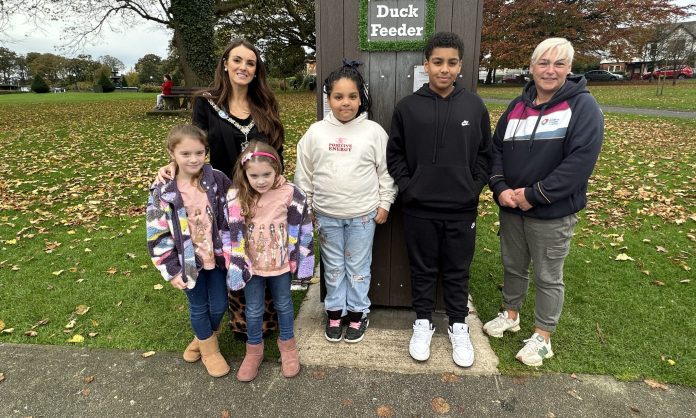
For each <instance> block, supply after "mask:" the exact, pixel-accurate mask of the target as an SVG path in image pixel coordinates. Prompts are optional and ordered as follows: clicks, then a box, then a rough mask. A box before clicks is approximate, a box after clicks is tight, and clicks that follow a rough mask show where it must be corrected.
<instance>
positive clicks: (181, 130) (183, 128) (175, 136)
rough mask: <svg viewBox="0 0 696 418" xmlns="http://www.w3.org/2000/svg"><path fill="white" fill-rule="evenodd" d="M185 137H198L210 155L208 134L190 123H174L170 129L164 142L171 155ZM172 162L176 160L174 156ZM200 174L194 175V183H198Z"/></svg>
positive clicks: (177, 169) (177, 170)
mask: <svg viewBox="0 0 696 418" xmlns="http://www.w3.org/2000/svg"><path fill="white" fill-rule="evenodd" d="M185 138H191V139H197V140H198V141H200V143H201V144H203V146H204V147H205V153H206V155H208V135H206V133H205V131H203V130H202V129H201V128H199V127H198V126H195V125H189V124H180V125H174V126H173V127H172V129H170V130H169V133H168V134H167V139H166V140H165V142H164V144H165V147H166V148H167V151H169V154H170V155H171V154H173V153H174V148H176V146H177V145H179V143H181V141H183V140H184V139H185ZM172 162H174V159H173V158H172ZM201 172H202V171H201ZM178 173H179V167H178V166H177V167H176V173H175V175H176V174H178ZM200 176H201V173H198V174H197V175H196V176H194V177H193V180H194V183H198V182H197V181H196V180H198V178H199V177H200Z"/></svg>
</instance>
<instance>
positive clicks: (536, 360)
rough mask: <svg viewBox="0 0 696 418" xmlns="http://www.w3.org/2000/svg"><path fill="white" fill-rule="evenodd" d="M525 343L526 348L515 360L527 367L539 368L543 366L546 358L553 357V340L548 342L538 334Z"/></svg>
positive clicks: (523, 348)
mask: <svg viewBox="0 0 696 418" xmlns="http://www.w3.org/2000/svg"><path fill="white" fill-rule="evenodd" d="M524 342H525V346H524V347H522V349H521V350H520V351H519V352H518V353H517V355H516V356H515V358H516V359H517V360H519V361H521V362H522V363H524V364H526V365H527V366H533V367H539V366H541V365H542V364H543V362H544V359H545V358H551V357H553V350H551V340H549V342H546V340H544V337H542V336H541V335H539V334H537V333H536V332H535V333H534V334H532V336H531V337H529V338H528V339H526V340H524Z"/></svg>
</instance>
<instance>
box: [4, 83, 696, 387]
mask: <svg viewBox="0 0 696 418" xmlns="http://www.w3.org/2000/svg"><path fill="white" fill-rule="evenodd" d="M314 97H315V96H314V94H310V93H300V94H297V93H294V94H280V95H279V100H280V101H281V106H282V114H281V116H282V118H283V122H284V123H285V128H286V134H287V144H286V147H285V151H286V162H287V169H288V172H290V173H292V172H293V171H294V158H295V157H294V144H295V143H296V142H297V140H298V139H299V138H300V137H301V135H302V134H303V133H304V131H305V130H306V129H307V127H308V126H309V125H310V124H311V123H312V122H313V120H314V117H315V109H314ZM154 100H155V94H131V93H120V94H116V93H113V94H84V93H83V94H79V93H66V94H50V95H49V94H46V95H35V94H26V95H7V96H0V328H2V329H3V330H4V331H3V332H0V343H2V342H15V343H39V344H56V345H66V344H76V345H80V346H88V347H111V348H125V349H137V350H155V351H162V350H166V351H181V350H183V347H185V345H186V344H187V343H188V341H189V340H190V338H191V335H192V334H191V331H190V326H189V322H188V315H187V305H186V299H185V297H184V295H183V294H181V292H180V291H177V290H174V289H173V288H171V286H169V285H168V284H167V283H165V282H164V281H163V280H162V279H161V276H160V275H159V274H158V273H157V271H156V270H155V269H154V267H153V266H152V265H151V262H150V260H149V257H148V255H147V251H146V248H145V225H144V219H143V213H144V207H145V202H146V199H147V191H146V190H147V186H148V185H149V183H150V181H151V179H152V177H153V174H154V172H155V170H156V168H158V167H159V166H161V165H163V164H165V163H166V161H167V160H168V158H167V156H166V154H165V152H164V145H163V143H164V137H165V134H166V132H167V130H168V129H169V127H170V126H171V125H173V124H175V123H180V122H186V121H187V120H186V119H185V118H171V117H170V118H164V117H162V118H160V117H145V112H146V111H148V110H150V109H151V108H152V105H153V103H154ZM490 109H491V114H492V120H493V121H495V120H497V118H498V117H499V116H500V114H501V113H502V111H503V109H504V107H503V106H490ZM606 132H607V133H606V141H605V145H604V148H603V151H602V154H601V156H600V161H599V163H598V167H597V169H596V170H595V174H594V176H593V178H592V180H591V185H590V205H589V207H588V208H587V210H585V211H583V212H582V213H581V214H580V218H581V221H580V223H579V224H578V226H577V229H576V236H575V238H574V240H573V249H572V251H571V254H570V256H569V257H568V259H567V262H566V269H565V278H566V290H567V292H566V303H565V309H564V311H563V315H562V317H561V323H560V326H559V328H558V332H557V333H556V334H555V335H554V339H553V345H554V351H556V357H555V358H554V359H553V360H550V361H546V362H545V363H544V366H543V367H541V368H540V370H541V371H551V372H567V373H573V372H575V373H600V374H611V375H614V376H617V377H619V378H623V379H641V378H652V379H656V380H660V381H664V382H669V383H679V384H685V385H690V386H696V350H695V348H694V346H695V345H694V343H693V342H694V341H696V326H695V325H694V321H692V320H691V319H690V314H691V310H692V307H693V306H694V301H695V300H696V298H695V296H696V295H695V293H696V292H695V291H694V286H696V283H694V278H695V277H694V271H693V270H692V269H693V268H694V267H695V266H694V261H693V260H694V259H695V257H694V256H695V255H696V254H695V252H696V250H695V241H696V237H695V236H696V212H695V208H696V193H695V192H694V186H693V185H694V183H695V181H696V178H695V177H694V172H695V168H696V157H694V155H695V154H696V144H694V141H693V138H696V121H691V120H676V119H667V118H646V117H633V116H622V115H621V116H620V115H607V117H606ZM496 214H497V209H496V207H495V205H494V203H493V202H492V201H491V199H490V196H489V193H488V192H485V193H484V196H483V202H482V205H481V217H480V220H479V236H478V243H477V253H476V258H475V260H474V265H473V271H472V281H471V287H472V289H471V291H472V295H473V297H474V302H475V304H476V308H477V311H478V315H479V316H480V317H481V318H482V320H484V321H485V320H487V319H490V318H492V317H494V316H495V313H496V312H497V311H498V309H499V306H500V291H499V285H500V284H501V282H502V279H501V277H502V271H501V266H500V261H499V259H500V255H499V251H498V242H497V237H496V231H497V226H496V222H497V215H496ZM621 254H625V256H623V257H627V259H626V260H624V261H619V260H617V257H619V256H620V255H621ZM619 258H621V257H619ZM158 285H164V286H163V287H162V288H161V289H158V288H156V287H159V286H158ZM532 290H533V289H532ZM301 298H302V295H301V294H298V295H297V299H298V300H297V302H298V303H299V302H300V299H301ZM527 300H528V302H529V303H527V304H526V305H525V307H524V309H523V310H522V319H523V330H522V332H520V333H518V334H514V335H511V336H506V337H505V338H503V339H500V340H497V339H491V344H492V346H493V348H494V350H495V351H496V353H497V354H498V355H499V357H500V361H501V363H500V369H501V370H502V371H503V372H504V373H510V374H523V373H529V372H530V370H529V369H528V368H526V367H525V366H523V365H521V364H520V363H518V362H516V361H515V360H514V354H515V353H516V351H517V350H518V349H519V348H520V347H521V340H522V339H523V338H526V337H528V336H529V334H531V329H532V328H531V327H532V318H533V311H532V305H533V303H532V302H533V292H530V295H529V296H528V299H527ZM80 305H84V306H83V307H81V306H80ZM86 307H89V310H88V311H87V312H84V311H85V309H86ZM10 329H12V332H8V331H9V330H10ZM76 335H79V336H81V337H83V338H84V342H77V343H71V342H68V341H69V340H71V339H73V338H75V336H76ZM223 335H224V337H223V343H222V344H221V345H222V348H223V351H224V352H225V354H227V355H233V356H239V355H240V354H241V353H242V351H243V347H242V345H241V344H240V343H238V342H231V341H230V340H231V337H230V334H229V333H228V332H226V333H224V334H223ZM270 345H271V344H269V346H270ZM269 354H272V353H269Z"/></svg>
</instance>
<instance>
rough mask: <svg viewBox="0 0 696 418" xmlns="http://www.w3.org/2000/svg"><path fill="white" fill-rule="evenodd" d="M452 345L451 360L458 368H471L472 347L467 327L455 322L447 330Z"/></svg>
mask: <svg viewBox="0 0 696 418" xmlns="http://www.w3.org/2000/svg"><path fill="white" fill-rule="evenodd" d="M447 334H449V339H450V342H451V343H452V360H454V362H455V363H456V364H457V366H460V367H471V365H472V364H474V346H473V345H471V338H469V326H468V325H466V324H462V323H459V322H455V323H454V324H452V326H451V327H449V328H448V329H447Z"/></svg>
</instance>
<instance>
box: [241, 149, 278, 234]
mask: <svg viewBox="0 0 696 418" xmlns="http://www.w3.org/2000/svg"><path fill="white" fill-rule="evenodd" d="M259 153H263V154H270V155H272V156H273V157H269V156H267V155H258V154H259ZM249 162H266V163H268V164H270V165H271V168H272V169H273V171H275V175H276V177H275V184H273V187H272V188H274V189H275V188H276V187H278V180H279V178H280V175H281V173H282V172H283V167H282V166H281V165H280V157H278V152H277V151H276V150H275V148H273V147H272V146H270V145H269V144H267V143H265V142H263V141H258V140H256V139H255V140H252V141H251V142H249V146H248V147H246V149H245V150H244V152H242V153H241V154H240V156H239V158H237V162H236V163H235V167H234V178H233V179H232V184H233V185H234V187H235V188H236V189H237V199H239V203H240V206H241V207H242V215H243V216H244V220H245V221H246V222H247V223H249V222H250V221H251V219H252V218H253V217H254V213H255V210H256V202H258V200H259V192H257V191H256V190H254V188H253V187H251V184H249V179H247V176H246V171H245V169H244V167H245V166H247V164H249Z"/></svg>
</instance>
